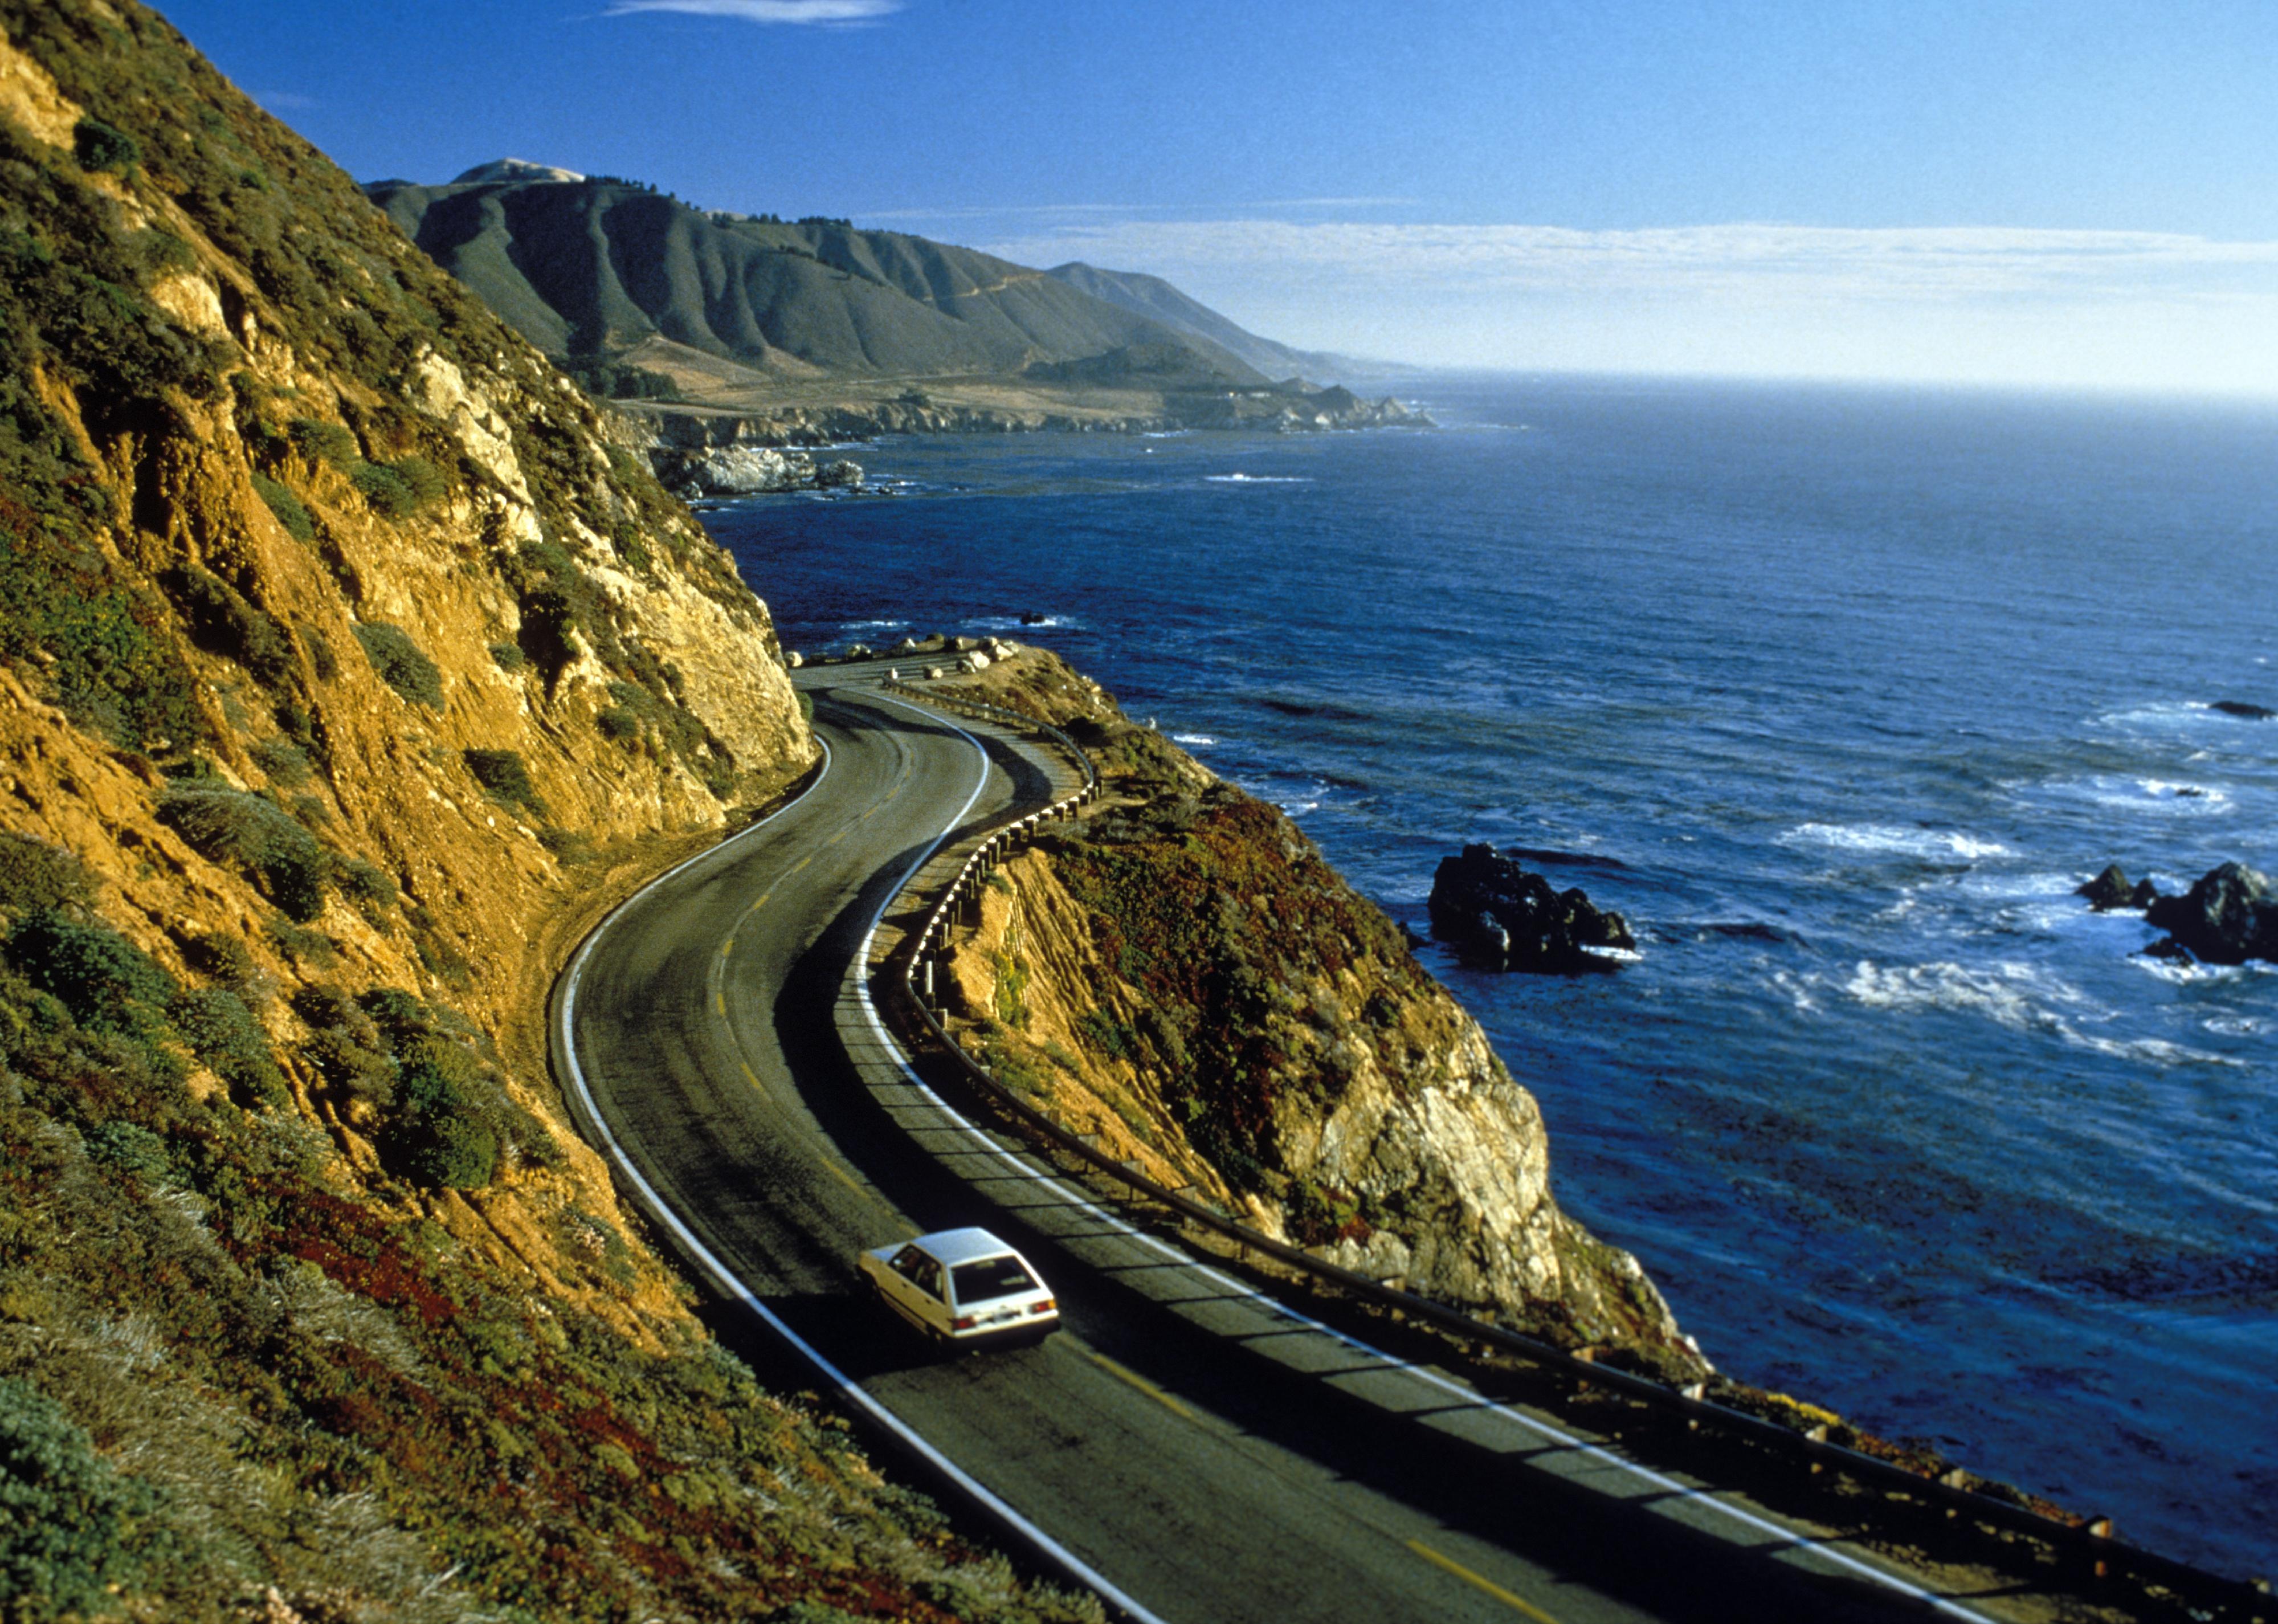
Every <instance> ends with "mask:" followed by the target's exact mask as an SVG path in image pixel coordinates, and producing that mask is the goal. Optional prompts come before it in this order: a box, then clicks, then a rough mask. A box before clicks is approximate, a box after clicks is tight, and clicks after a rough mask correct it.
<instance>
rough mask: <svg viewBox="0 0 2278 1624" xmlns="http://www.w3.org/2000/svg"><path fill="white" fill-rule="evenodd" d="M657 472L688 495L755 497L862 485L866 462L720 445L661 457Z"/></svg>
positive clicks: (767, 448)
mask: <svg viewBox="0 0 2278 1624" xmlns="http://www.w3.org/2000/svg"><path fill="white" fill-rule="evenodd" d="M655 460H656V463H657V473H658V477H659V478H661V479H663V480H664V482H665V484H666V485H667V486H669V488H671V489H673V490H675V491H677V492H678V493H680V494H682V495H685V496H752V495H758V494H762V493H765V492H770V491H823V490H860V488H861V487H862V467H861V464H860V463H853V462H849V461H847V460H846V459H845V458H844V457H840V458H836V459H832V460H829V461H825V462H821V463H818V462H817V461H816V460H815V458H814V456H813V455H811V454H810V453H808V452H806V451H785V450H778V449H776V448H773V447H768V446H744V445H735V446H722V447H717V448H711V449H707V450H704V451H701V452H696V453H678V454H675V453H672V452H669V451H668V452H663V453H661V454H659V455H658V456H657V457H656V459H655Z"/></svg>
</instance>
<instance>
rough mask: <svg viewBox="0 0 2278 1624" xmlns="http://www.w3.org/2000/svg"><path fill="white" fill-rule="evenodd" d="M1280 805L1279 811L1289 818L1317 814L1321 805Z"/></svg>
mask: <svg viewBox="0 0 2278 1624" xmlns="http://www.w3.org/2000/svg"><path fill="white" fill-rule="evenodd" d="M1280 808H1281V809H1282V810H1283V811H1284V812H1287V813H1288V815H1289V816H1291V817H1303V816H1305V814H1306V813H1308V812H1318V811H1319V810H1320V809H1321V803H1320V802H1319V801H1282V802H1280Z"/></svg>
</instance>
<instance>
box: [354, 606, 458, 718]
mask: <svg viewBox="0 0 2278 1624" xmlns="http://www.w3.org/2000/svg"><path fill="white" fill-rule="evenodd" d="M355 635H356V641H357V642H359V643H362V644H363V653H364V658H366V659H367V660H370V661H371V669H372V670H375V671H378V673H379V679H380V680H381V681H382V682H384V683H386V685H387V686H389V687H391V688H393V689H394V690H395V691H396V693H399V694H401V695H402V697H403V698H405V699H407V700H409V701H412V703H414V704H417V705H424V706H426V707H428V708H429V709H433V710H440V709H442V706H443V673H442V672H441V671H440V670H436V669H435V662H433V661H432V660H431V659H429V658H428V657H427V656H426V655H425V654H424V652H423V651H422V650H421V648H420V647H419V645H418V644H417V643H415V642H413V641H412V640H411V637H410V634H409V633H408V632H405V631H403V630H402V628H401V627H400V626H390V625H383V624H380V623H379V622H378V621H365V622H363V624H359V625H358V626H357V627H356V629H355Z"/></svg>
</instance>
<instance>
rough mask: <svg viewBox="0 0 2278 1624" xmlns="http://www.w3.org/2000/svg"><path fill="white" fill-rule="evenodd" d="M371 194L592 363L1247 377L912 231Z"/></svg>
mask: <svg viewBox="0 0 2278 1624" xmlns="http://www.w3.org/2000/svg"><path fill="white" fill-rule="evenodd" d="M476 173H478V174H481V173H483V172H480V171H478V172H476ZM370 190H371V196H372V198H373V200H374V201H375V202H377V203H379V204H380V205H381V206H382V207H383V208H385V209H386V211H387V213H388V215H389V217H390V218H393V219H394V221H395V223H396V224H397V225H398V226H401V228H402V229H403V231H404V232H405V234H407V235H409V236H410V237H411V238H412V239H413V240H414V241H417V243H418V244H419V246H420V247H421V248H423V249H426V251H427V252H428V253H429V254H430V255H431V256H432V257H433V258H434V259H435V260H436V261H437V262H438V263H440V264H442V265H443V266H444V268H445V269H447V270H448V271H449V272H451V273H452V274H453V275H454V276H456V277H457V278H459V280H462V282H464V283H466V285H467V286H468V287H470V288H472V289H473V290H474V291H475V292H476V293H477V294H478V295H481V297H482V298H483V300H484V301H485V303H487V304H489V305H490V307H491V308H492V309H493V310H496V311H498V312H499V313H500V314H501V316H503V317H505V318H506V319H507V320H508V322H510V323H511V324H512V325H513V326H515V327H516V328H517V329H518V330H519V331H520V332H521V333H523V334H524V336H525V337H527V338H529V339H530V340H531V341H532V342H534V343H536V344H538V345H539V347H541V348H542V349H547V350H548V351H550V352H551V353H553V354H555V355H557V356H578V357H589V356H611V355H614V354H616V353H619V352H621V351H623V350H624V349H630V348H631V347H632V346H634V345H636V344H638V343H640V342H641V341H644V340H646V339H648V338H650V337H653V336H659V335H661V336H662V337H664V338H668V339H670V340H672V341H675V342H677V343H681V344H685V345H688V346H689V347H690V348H692V349H699V350H702V351H704V352H706V353H707V354H711V355H715V356H726V357H730V358H732V359H734V360H736V361H738V362H740V363H742V364H745V365H748V366H755V367H758V368H761V369H762V370H766V371H774V372H791V373H799V374H805V373H808V372H811V371H813V370H820V371H822V372H829V373H841V374H854V375H879V374H884V375H912V376H920V375H926V374H940V373H974V372H982V373H1011V372H1020V371H1021V369H1022V368H1024V367H1026V366H1028V365H1029V364H1032V363H1036V362H1046V363H1050V362H1056V361H1066V360H1074V359H1081V358H1082V357H1085V356H1097V355H1101V354H1104V353H1105V352H1107V351H1110V350H1114V349H1126V348H1128V347H1130V346H1133V345H1153V344H1169V345H1175V346H1178V347H1180V348H1182V349H1186V350H1188V351H1189V352H1191V353H1193V354H1194V355H1195V356H1197V357H1198V358H1200V359H1201V360H1202V362H1203V363H1204V364H1205V366H1206V367H1207V369H1208V370H1209V371H1211V372H1213V373H1215V374H1218V375H1220V376H1222V377H1223V378H1224V379H1226V380H1227V381H1229V382H1238V383H1255V382H1257V381H1260V380H1261V376H1262V375H1261V374H1260V373H1258V372H1257V371H1255V370H1254V369H1253V368H1251V367H1250V366H1249V365H1247V364H1245V363H1244V362H1243V361H1242V360H1241V359H1239V358H1238V357H1237V356H1235V355H1234V354H1233V353H1232V352H1231V351H1229V350H1228V349H1226V348H1225V347H1224V346H1222V345H1221V344H1219V343H1218V342H1217V341H1215V340H1213V339H1212V338H1210V337H1207V336H1204V334H1202V333H1199V332H1197V331H1194V330H1190V329H1189V328H1186V327H1179V326H1171V325H1169V324H1166V323H1164V322H1161V321H1158V320H1157V319H1155V318H1153V317H1151V316H1149V315H1147V314H1146V313H1144V312H1143V311H1140V310H1133V309H1130V308H1128V307H1127V306H1125V305H1124V304H1121V303H1113V302H1110V301H1108V300H1105V299H1101V298H1097V297H1095V296H1093V295H1092V294H1090V293H1089V292H1088V291H1086V290H1085V289H1083V288H1081V287H1076V286H1074V285H1072V284H1071V283H1069V282H1067V281H1066V280H1061V279H1059V278H1055V277H1053V276H1051V275H1049V274H1047V273H1045V272H1042V271H1037V270H1034V269H1031V268H1029V267H1027V266H1023V265H1016V264H1012V263H1011V262H1010V261H1007V260H1002V259H998V258H995V257H992V256H990V255H987V254H982V253H979V252H976V251H975V250H974V249H962V248H956V247H952V246H951V245H949V244H946V243H941V242H934V241H929V240H927V239H926V238H923V237H913V236H906V235H904V234H900V233H898V232H883V231H861V230H857V229H855V228H854V227H852V226H849V225H846V224H845V223H843V222H839V221H833V220H822V219H809V220H803V221H799V222H797V223H791V224H785V223H779V222H776V221H774V220H771V219H761V218H753V217H749V216H743V215H732V214H724V213H707V212H705V211H700V210H698V209H694V208H691V207H690V206H689V205H687V204H686V203H682V202H680V201H679V200H678V199H677V198H674V197H671V196H669V195H664V194H662V193H659V192H656V191H654V190H651V189H649V188H646V187H643V186H640V185H638V184H634V183H631V182H626V181H621V180H607V179H600V180H574V181H568V180H551V179H533V178H530V177H528V176H525V175H509V176H508V177H505V178H485V179H478V180H464V179H462V180H458V181H455V182H453V183H451V184H450V185H447V186H440V187H427V186H416V185H412V184H409V183H408V182H402V181H383V182H380V183H378V184H377V185H375V186H373V187H372V188H370ZM1198 308H1199V307H1198ZM1228 326H1231V324H1228ZM1236 331H1239V330H1238V329H1236Z"/></svg>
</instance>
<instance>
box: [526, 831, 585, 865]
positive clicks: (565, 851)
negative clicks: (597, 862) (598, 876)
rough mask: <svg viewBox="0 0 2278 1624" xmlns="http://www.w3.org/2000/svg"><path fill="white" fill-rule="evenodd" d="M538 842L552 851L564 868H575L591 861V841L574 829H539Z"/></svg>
mask: <svg viewBox="0 0 2278 1624" xmlns="http://www.w3.org/2000/svg"><path fill="white" fill-rule="evenodd" d="M538 843H539V845H540V846H544V847H545V848H546V849H547V851H549V852H552V853H553V854H554V856H555V858H557V859H558V860H559V861H560V862H562V866H563V867H565V868H576V867H577V866H579V865H580V864H583V863H588V862H592V861H593V842H592V839H590V838H589V837H587V836H585V835H582V834H580V833H578V832H577V831H576V830H574V829H541V830H539V831H538Z"/></svg>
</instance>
